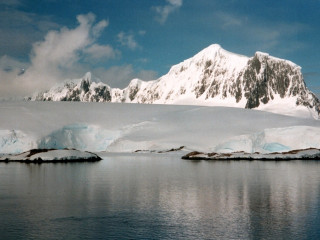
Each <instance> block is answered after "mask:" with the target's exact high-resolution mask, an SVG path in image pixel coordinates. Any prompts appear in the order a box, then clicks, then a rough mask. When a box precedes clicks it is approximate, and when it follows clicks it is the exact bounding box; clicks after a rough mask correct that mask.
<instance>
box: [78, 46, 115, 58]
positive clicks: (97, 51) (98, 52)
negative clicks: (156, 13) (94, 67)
mask: <svg viewBox="0 0 320 240" xmlns="http://www.w3.org/2000/svg"><path fill="white" fill-rule="evenodd" d="M84 53H85V54H87V55H88V58H89V60H92V59H93V60H99V59H105V60H106V59H114V58H116V57H117V56H119V55H120V52H119V51H117V50H114V49H113V48H112V47H111V46H110V45H99V44H93V45H91V46H90V47H88V48H86V49H85V50H84Z"/></svg>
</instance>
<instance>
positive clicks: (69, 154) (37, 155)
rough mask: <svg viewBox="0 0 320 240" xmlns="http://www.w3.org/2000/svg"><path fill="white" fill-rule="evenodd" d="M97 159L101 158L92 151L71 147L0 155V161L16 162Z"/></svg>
mask: <svg viewBox="0 0 320 240" xmlns="http://www.w3.org/2000/svg"><path fill="white" fill-rule="evenodd" d="M99 160H101V158H100V157H99V156H98V155H96V154H94V153H90V152H83V151H79V150H73V149H62V150H55V149H32V150H29V151H26V152H23V153H20V154H15V155H4V156H2V157H0V161H16V162H17V161H18V162H79V161H99Z"/></svg>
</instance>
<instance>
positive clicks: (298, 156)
mask: <svg viewBox="0 0 320 240" xmlns="http://www.w3.org/2000/svg"><path fill="white" fill-rule="evenodd" d="M182 159H185V160H261V161H275V160H277V161H289V160H320V149H317V148H308V149H297V150H291V151H288V152H273V153H259V152H255V153H246V152H243V151H241V152H232V153H215V152H212V153H202V152H191V153H188V154H187V155H184V156H183V157H182Z"/></svg>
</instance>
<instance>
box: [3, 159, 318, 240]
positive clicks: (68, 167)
mask: <svg viewBox="0 0 320 240" xmlns="http://www.w3.org/2000/svg"><path fill="white" fill-rule="evenodd" d="M319 225H320V162H317V161H290V162H261V161H186V160H181V159H180V156H179V155H178V154H144V153H140V154H122V155H118V154H105V155H104V159H103V160H102V161H100V162H97V163H67V164H52V163H50V164H49V163H47V164H22V163H7V164H6V163H1V164H0V239H319V238H320V227H319Z"/></svg>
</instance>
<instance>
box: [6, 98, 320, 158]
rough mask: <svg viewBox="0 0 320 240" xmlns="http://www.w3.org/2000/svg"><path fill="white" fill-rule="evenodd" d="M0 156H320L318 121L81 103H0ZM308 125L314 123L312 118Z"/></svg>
mask: <svg viewBox="0 0 320 240" xmlns="http://www.w3.org/2000/svg"><path fill="white" fill-rule="evenodd" d="M0 113H1V114H0V153H1V154H18V153H22V152H24V151H28V150H30V149H35V148H41V149H64V148H69V149H71V148H74V149H78V150H81V151H90V152H102V151H107V152H134V151H137V150H147V151H152V150H155V151H166V150H169V149H172V148H179V147H180V146H184V148H183V150H184V151H201V152H220V153H225V152H235V151H245V152H248V153H253V152H261V153H270V152H285V151H290V150H294V149H306V148H320V121H319V120H315V119H313V118H312V117H311V116H306V117H305V118H298V117H290V116H285V115H279V114H274V113H270V112H264V111H260V110H249V109H240V108H231V107H203V106H202V107H201V106H176V105H156V104H152V105H151V104H125V103H121V104H120V103H119V104H117V103H83V102H1V103H0ZM308 117H309V118H308Z"/></svg>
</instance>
